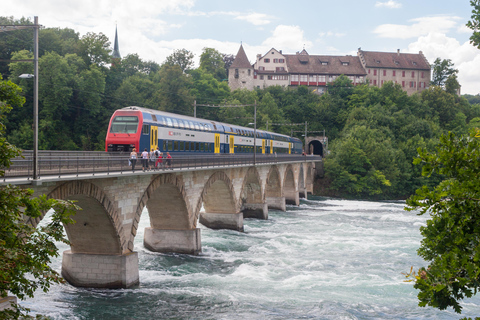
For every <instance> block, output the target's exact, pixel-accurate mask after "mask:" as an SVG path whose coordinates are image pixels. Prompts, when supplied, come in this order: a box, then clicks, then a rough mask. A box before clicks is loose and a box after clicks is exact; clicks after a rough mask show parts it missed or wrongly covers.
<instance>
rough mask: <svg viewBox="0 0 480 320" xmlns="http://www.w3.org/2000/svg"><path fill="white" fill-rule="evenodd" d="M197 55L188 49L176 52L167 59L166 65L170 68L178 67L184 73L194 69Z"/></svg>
mask: <svg viewBox="0 0 480 320" xmlns="http://www.w3.org/2000/svg"><path fill="white" fill-rule="evenodd" d="M194 56H195V55H194V54H193V53H191V52H190V51H188V50H187V49H178V50H175V51H174V52H173V53H172V54H171V55H169V56H168V57H167V59H165V62H164V64H168V65H169V66H175V65H178V66H179V67H180V69H182V71H183V72H184V73H186V72H188V71H190V70H191V69H192V67H193V57H194Z"/></svg>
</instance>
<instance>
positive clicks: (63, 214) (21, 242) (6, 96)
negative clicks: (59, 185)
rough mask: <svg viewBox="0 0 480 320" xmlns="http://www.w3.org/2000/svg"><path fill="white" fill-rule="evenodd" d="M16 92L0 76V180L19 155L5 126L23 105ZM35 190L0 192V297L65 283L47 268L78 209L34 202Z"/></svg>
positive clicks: (11, 315) (20, 312) (19, 311)
mask: <svg viewBox="0 0 480 320" xmlns="http://www.w3.org/2000/svg"><path fill="white" fill-rule="evenodd" d="M20 91H21V90H20V88H19V87H17V86H16V85H15V84H13V83H11V82H9V81H8V82H7V81H2V78H1V76H0V168H2V169H1V170H0V177H2V176H3V175H4V168H8V167H9V166H10V164H11V159H12V158H13V157H16V156H19V155H20V154H21V152H20V150H19V149H17V148H16V147H15V146H13V145H11V144H10V143H9V142H8V141H7V140H6V138H5V126H4V125H3V120H4V119H5V117H6V114H7V113H8V112H9V111H10V110H11V108H12V105H21V104H22V103H23V101H24V99H23V98H22V97H21V96H20ZM32 195H33V190H30V189H21V188H19V187H17V186H11V185H7V186H4V187H0V296H1V297H2V298H5V297H7V296H8V295H9V294H13V295H15V296H17V297H18V298H20V299H25V298H26V297H33V296H34V294H35V291H36V290H37V289H41V290H43V291H44V292H47V291H48V289H49V288H50V286H51V285H52V284H54V283H61V282H63V279H62V278H61V277H60V275H59V274H58V273H57V272H56V271H55V270H54V269H52V268H51V267H50V266H49V263H50V262H51V258H52V257H57V256H58V248H57V247H56V244H55V242H56V241H62V242H65V243H68V240H67V239H66V238H65V236H64V234H63V226H62V223H71V222H73V221H72V220H71V218H70V216H71V215H73V214H74V213H75V210H78V209H79V208H78V207H77V206H75V205H74V204H73V203H72V202H69V201H60V200H55V199H47V197H46V196H45V195H44V196H40V197H37V198H32ZM50 209H53V210H54V212H53V215H52V219H51V222H50V223H48V224H47V225H45V226H43V227H39V228H35V226H34V221H36V219H39V218H41V217H43V214H44V213H45V212H46V211H48V210H50ZM24 311H27V312H28V309H25V308H22V307H20V306H19V305H14V309H13V310H4V311H0V319H18V318H22V319H25V318H28V316H26V315H24Z"/></svg>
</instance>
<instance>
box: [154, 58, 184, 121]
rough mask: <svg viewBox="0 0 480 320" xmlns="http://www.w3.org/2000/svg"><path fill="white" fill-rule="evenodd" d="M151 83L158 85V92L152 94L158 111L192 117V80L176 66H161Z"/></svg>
mask: <svg viewBox="0 0 480 320" xmlns="http://www.w3.org/2000/svg"><path fill="white" fill-rule="evenodd" d="M153 81H154V82H155V83H158V90H157V92H155V94H154V99H155V103H156V105H158V110H163V111H167V112H173V113H177V114H183V115H193V101H194V98H193V96H192V95H191V94H190V89H191V86H192V79H191V78H190V77H188V76H187V75H186V74H184V73H183V72H182V69H180V67H179V66H178V65H175V66H169V65H163V66H162V68H161V69H160V71H159V72H158V73H157V74H156V75H155V76H154V78H153Z"/></svg>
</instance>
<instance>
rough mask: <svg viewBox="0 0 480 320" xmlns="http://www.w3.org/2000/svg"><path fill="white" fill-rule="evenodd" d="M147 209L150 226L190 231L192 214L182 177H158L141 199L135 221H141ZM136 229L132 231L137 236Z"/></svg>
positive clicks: (167, 175) (171, 175)
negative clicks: (143, 212)
mask: <svg viewBox="0 0 480 320" xmlns="http://www.w3.org/2000/svg"><path fill="white" fill-rule="evenodd" d="M145 206H146V207H147V210H148V215H149V217H150V226H151V227H152V228H155V229H167V230H188V229H192V228H194V227H195V225H192V224H191V223H190V213H191V212H192V210H191V208H190V205H189V203H188V201H187V200H186V194H185V189H184V183H183V179H182V176H176V175H174V174H165V175H159V176H157V177H156V178H155V179H154V180H153V181H152V183H150V185H149V186H148V187H147V189H146V190H145V192H144V193H143V196H142V198H141V199H140V202H139V206H138V208H137V212H136V214H135V218H136V219H135V220H138V221H139V220H140V216H141V214H142V211H143V208H144V207H145ZM135 233H136V229H134V230H132V234H133V235H135Z"/></svg>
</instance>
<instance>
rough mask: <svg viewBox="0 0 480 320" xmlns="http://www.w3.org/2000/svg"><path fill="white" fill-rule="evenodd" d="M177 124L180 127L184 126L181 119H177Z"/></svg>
mask: <svg viewBox="0 0 480 320" xmlns="http://www.w3.org/2000/svg"><path fill="white" fill-rule="evenodd" d="M178 126H179V127H180V128H182V129H183V128H185V126H184V124H183V120H180V119H178Z"/></svg>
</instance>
